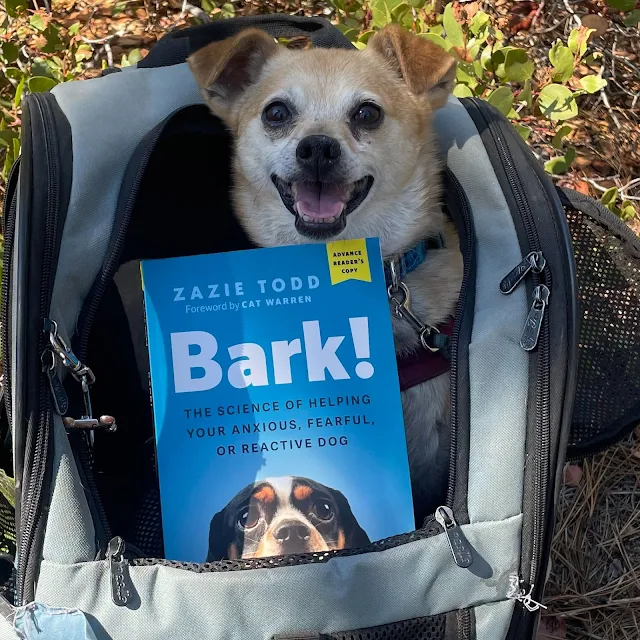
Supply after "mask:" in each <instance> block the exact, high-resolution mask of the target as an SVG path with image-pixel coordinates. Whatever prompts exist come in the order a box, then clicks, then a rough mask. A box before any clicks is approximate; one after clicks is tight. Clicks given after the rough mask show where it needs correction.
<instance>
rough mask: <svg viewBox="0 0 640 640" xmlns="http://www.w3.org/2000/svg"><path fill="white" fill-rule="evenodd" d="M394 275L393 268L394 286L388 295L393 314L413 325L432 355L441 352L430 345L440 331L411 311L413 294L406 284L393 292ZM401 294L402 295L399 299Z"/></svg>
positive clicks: (400, 283)
mask: <svg viewBox="0 0 640 640" xmlns="http://www.w3.org/2000/svg"><path fill="white" fill-rule="evenodd" d="M390 264H391V265H393V264H394V263H393V262H391V263H390ZM393 273H394V272H393V268H392V269H391V277H392V284H390V285H389V288H388V289H387V295H388V296H389V300H390V302H391V303H392V304H393V313H394V314H395V315H396V316H397V317H398V318H402V319H403V320H404V321H405V322H407V323H408V324H410V325H411V327H412V328H413V329H414V331H415V332H416V333H417V334H418V337H419V338H420V343H421V344H422V346H423V347H424V348H425V349H426V350H427V351H431V352H432V353H436V352H437V351H440V347H434V346H432V345H430V344H429V337H430V336H431V334H432V333H440V331H438V329H437V328H436V327H432V326H430V325H428V324H424V323H423V322H422V321H421V320H420V318H418V317H417V316H416V315H415V314H414V313H413V311H411V292H410V291H409V287H407V285H406V284H405V283H404V282H399V283H398V287H397V289H396V290H395V291H394V290H393V286H394V285H393ZM399 293H400V294H401V295H400V296H399V297H398V294H399Z"/></svg>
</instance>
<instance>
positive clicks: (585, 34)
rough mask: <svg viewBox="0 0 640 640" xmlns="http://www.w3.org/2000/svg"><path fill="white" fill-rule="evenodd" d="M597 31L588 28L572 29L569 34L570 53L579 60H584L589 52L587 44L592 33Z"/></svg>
mask: <svg viewBox="0 0 640 640" xmlns="http://www.w3.org/2000/svg"><path fill="white" fill-rule="evenodd" d="M595 31H596V30H595V29H587V27H580V29H572V31H571V33H570V34H569V39H568V40H567V44H568V45H569V51H571V53H572V54H573V55H574V56H576V55H577V56H578V60H580V59H581V58H582V56H583V55H584V54H585V53H586V51H587V42H589V38H590V37H591V34H592V33H595Z"/></svg>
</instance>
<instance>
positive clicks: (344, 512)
mask: <svg viewBox="0 0 640 640" xmlns="http://www.w3.org/2000/svg"><path fill="white" fill-rule="evenodd" d="M332 491H333V499H334V500H335V501H336V504H337V505H338V509H339V510H340V520H341V522H342V524H343V527H342V529H343V531H344V538H345V547H346V548H347V549H355V548H357V547H366V546H367V545H368V544H370V543H371V540H369V536H368V535H367V533H366V531H365V530H364V529H363V528H362V527H361V526H360V523H359V522H358V521H357V520H356V517H355V516H354V515H353V511H351V505H350V504H349V501H348V500H347V499H346V498H345V497H344V495H343V494H342V493H341V492H340V491H338V490H337V489H332Z"/></svg>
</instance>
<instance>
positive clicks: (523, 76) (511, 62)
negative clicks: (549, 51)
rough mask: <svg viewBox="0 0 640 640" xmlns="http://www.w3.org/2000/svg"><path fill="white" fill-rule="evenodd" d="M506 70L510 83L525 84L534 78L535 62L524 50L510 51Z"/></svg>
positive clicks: (505, 62)
mask: <svg viewBox="0 0 640 640" xmlns="http://www.w3.org/2000/svg"><path fill="white" fill-rule="evenodd" d="M504 70H505V75H506V77H507V80H509V81H510V82H525V81H526V80H529V79H530V78H531V76H533V60H530V59H529V56H528V55H527V52H526V51H525V50H524V49H510V50H509V51H507V54H506V57H505V61H504Z"/></svg>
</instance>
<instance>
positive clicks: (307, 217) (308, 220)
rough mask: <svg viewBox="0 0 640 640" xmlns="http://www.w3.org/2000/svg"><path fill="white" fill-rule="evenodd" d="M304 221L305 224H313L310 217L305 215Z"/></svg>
mask: <svg viewBox="0 0 640 640" xmlns="http://www.w3.org/2000/svg"><path fill="white" fill-rule="evenodd" d="M302 219H303V220H304V221H305V222H311V218H310V217H309V216H305V215H304V214H303V215H302Z"/></svg>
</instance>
